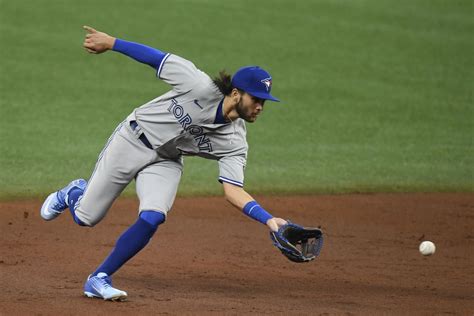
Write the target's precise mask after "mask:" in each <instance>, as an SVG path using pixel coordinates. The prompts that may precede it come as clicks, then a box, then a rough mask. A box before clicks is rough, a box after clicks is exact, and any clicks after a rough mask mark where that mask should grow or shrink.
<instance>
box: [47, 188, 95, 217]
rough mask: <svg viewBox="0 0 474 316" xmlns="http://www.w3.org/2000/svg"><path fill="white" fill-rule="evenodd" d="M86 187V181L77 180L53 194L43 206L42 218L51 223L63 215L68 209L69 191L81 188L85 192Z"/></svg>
mask: <svg viewBox="0 0 474 316" xmlns="http://www.w3.org/2000/svg"><path fill="white" fill-rule="evenodd" d="M86 186H87V181H86V180H84V179H77V180H74V181H71V183H69V184H68V185H67V186H65V187H64V188H62V189H61V190H59V191H56V192H53V193H51V194H50V195H49V196H48V197H47V198H46V200H45V201H44V203H43V205H42V206H41V211H40V213H41V217H42V218H43V219H44V220H46V221H50V220H53V219H55V218H56V217H58V216H59V215H61V213H62V212H64V210H65V209H66V208H67V207H68V205H67V195H68V193H69V191H71V189H73V188H79V189H81V190H83V191H84V190H85V188H86Z"/></svg>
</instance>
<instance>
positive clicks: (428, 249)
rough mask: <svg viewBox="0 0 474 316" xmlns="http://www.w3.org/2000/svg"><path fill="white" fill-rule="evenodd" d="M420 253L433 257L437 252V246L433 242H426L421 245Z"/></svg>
mask: <svg viewBox="0 0 474 316" xmlns="http://www.w3.org/2000/svg"><path fill="white" fill-rule="evenodd" d="M419 249H420V253H421V254H422V255H423V256H431V255H432V254H434V253H435V251H436V246H435V244H434V243H432V242H431V241H424V242H422V243H421V244H420V248H419Z"/></svg>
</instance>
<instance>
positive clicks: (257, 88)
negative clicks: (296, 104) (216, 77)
mask: <svg viewBox="0 0 474 316" xmlns="http://www.w3.org/2000/svg"><path fill="white" fill-rule="evenodd" d="M232 86H234V87H235V88H238V89H240V90H243V91H245V92H247V93H248V94H250V95H251V96H254V97H256V98H260V99H264V100H271V101H277V102H280V100H278V99H277V98H275V97H274V96H272V95H271V94H270V91H271V90H272V77H271V76H270V74H269V73H268V72H266V71H265V70H263V69H262V68H260V67H258V66H246V67H242V68H240V69H239V70H237V72H236V73H235V74H234V76H233V77H232Z"/></svg>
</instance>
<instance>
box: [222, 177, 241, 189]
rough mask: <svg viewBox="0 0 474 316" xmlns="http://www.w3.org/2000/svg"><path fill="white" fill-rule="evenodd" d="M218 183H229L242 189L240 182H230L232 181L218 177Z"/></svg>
mask: <svg viewBox="0 0 474 316" xmlns="http://www.w3.org/2000/svg"><path fill="white" fill-rule="evenodd" d="M219 182H220V183H222V182H226V183H230V184H233V185H236V186H238V187H241V188H243V187H244V184H243V183H242V182H239V181H236V180H232V179H229V178H226V177H219Z"/></svg>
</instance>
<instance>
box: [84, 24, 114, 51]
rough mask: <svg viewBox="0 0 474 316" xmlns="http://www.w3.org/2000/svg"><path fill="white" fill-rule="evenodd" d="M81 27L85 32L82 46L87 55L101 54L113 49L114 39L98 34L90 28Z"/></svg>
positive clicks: (101, 33)
mask: <svg viewBox="0 0 474 316" xmlns="http://www.w3.org/2000/svg"><path fill="white" fill-rule="evenodd" d="M83 27H84V29H85V30H86V31H87V34H86V38H85V39H84V44H83V46H84V48H85V49H86V50H87V51H88V52H89V53H91V54H101V53H103V52H106V51H108V50H109V49H112V48H113V47H114V44H115V37H112V36H110V35H109V34H107V33H104V32H99V31H97V30H95V29H93V28H92V27H90V26H86V25H84V26H83Z"/></svg>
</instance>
